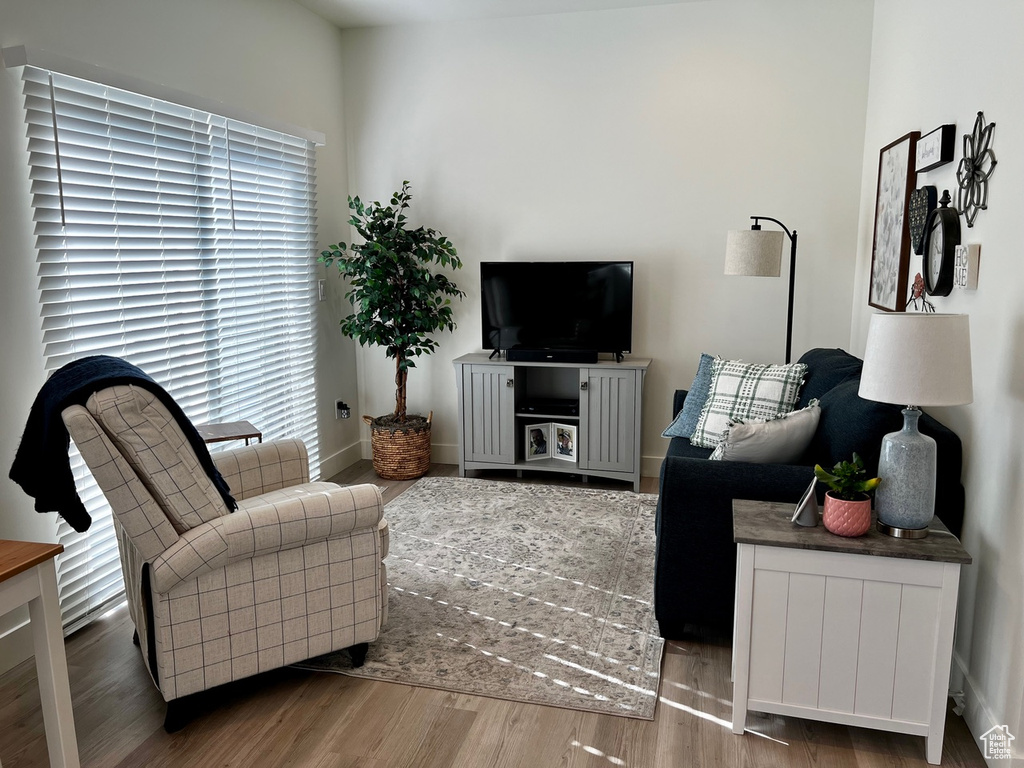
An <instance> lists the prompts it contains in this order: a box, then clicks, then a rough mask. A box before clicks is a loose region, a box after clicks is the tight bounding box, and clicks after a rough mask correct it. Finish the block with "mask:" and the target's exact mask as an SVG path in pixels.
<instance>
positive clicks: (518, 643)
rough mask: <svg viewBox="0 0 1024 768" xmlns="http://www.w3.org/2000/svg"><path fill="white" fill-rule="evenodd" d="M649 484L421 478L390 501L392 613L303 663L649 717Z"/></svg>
mask: <svg viewBox="0 0 1024 768" xmlns="http://www.w3.org/2000/svg"><path fill="white" fill-rule="evenodd" d="M656 502H657V496H654V495H650V494H639V495H638V494H635V493H630V492H626V491H602V490H591V489H581V488H565V487H558V486H551V485H528V484H521V483H509V482H495V481H490V480H476V479H469V478H422V479H420V480H419V481H418V482H417V483H416V484H415V485H413V486H412V487H411V488H409V489H408V490H407V491H405V492H404V493H403V494H401V495H400V496H398V497H397V498H396V499H395V500H394V501H392V502H391V503H390V504H388V505H387V508H386V510H385V515H386V517H387V519H388V523H389V526H390V530H391V550H390V554H389V556H388V558H387V561H386V562H387V567H388V580H389V582H390V600H389V603H388V611H389V616H388V623H387V624H386V625H385V626H384V628H383V630H382V631H381V635H380V637H379V638H378V640H377V641H376V642H375V643H372V644H371V645H370V651H369V653H368V655H367V657H366V664H365V665H364V666H363V667H362V668H360V669H355V670H354V669H352V665H351V662H350V659H349V656H348V654H347V653H345V652H339V653H332V654H328V655H326V656H320V657H318V658H315V659H310V660H309V661H307V662H305V663H303V664H299V665H296V666H300V667H302V668H305V669H314V670H322V671H330V672H342V673H345V674H350V675H356V676H358V677H366V678H370V679H373V680H385V681H389V682H395V683H405V684H408V685H419V686H426V687H431V688H441V689H444V690H450V691H456V692H459V693H472V694H480V695H483V696H491V697H494V698H499V699H508V700H512V701H525V702H532V703H536V704H547V705H551V706H557V707H566V708H569V709H581V710H587V711H594V712H604V713H608V714H615V715H623V716H626V717H635V718H641V719H648V720H650V719H653V717H654V707H655V703H656V701H657V690H658V679H659V674H660V669H661V652H662V645H663V642H662V639H661V638H660V637H659V636H658V632H657V626H656V624H655V621H654V609H653V605H652V591H653V584H654V509H655V504H656Z"/></svg>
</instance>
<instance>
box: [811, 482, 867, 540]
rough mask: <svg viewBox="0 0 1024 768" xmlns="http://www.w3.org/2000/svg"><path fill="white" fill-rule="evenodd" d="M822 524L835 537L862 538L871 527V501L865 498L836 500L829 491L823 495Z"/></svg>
mask: <svg viewBox="0 0 1024 768" xmlns="http://www.w3.org/2000/svg"><path fill="white" fill-rule="evenodd" d="M822 522H824V524H825V528H826V529H827V530H829V531H831V532H832V533H834V534H836V535H837V536H863V535H864V534H865V533H867V532H868V529H869V528H870V527H871V499H870V497H868V496H865V497H864V498H863V499H859V500H857V501H847V500H846V499H837V498H836V497H835V496H833V495H832V492H831V491H829V492H828V493H826V494H825V510H824V512H823V513H822Z"/></svg>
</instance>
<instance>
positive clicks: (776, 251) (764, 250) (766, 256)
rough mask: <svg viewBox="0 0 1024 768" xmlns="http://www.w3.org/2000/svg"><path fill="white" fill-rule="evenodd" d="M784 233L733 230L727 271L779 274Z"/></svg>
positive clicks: (726, 243)
mask: <svg viewBox="0 0 1024 768" xmlns="http://www.w3.org/2000/svg"><path fill="white" fill-rule="evenodd" d="M783 237H784V235H783V233H782V232H780V231H779V230H775V229H769V230H765V229H740V230H730V232H729V235H728V237H727V239H726V241H725V274H727V275H746V276H748V277H778V276H779V275H780V274H782V244H783V239H782V238H783Z"/></svg>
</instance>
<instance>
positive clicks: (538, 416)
mask: <svg viewBox="0 0 1024 768" xmlns="http://www.w3.org/2000/svg"><path fill="white" fill-rule="evenodd" d="M650 363H651V361H650V360H648V359H626V360H625V361H624V362H621V363H619V362H615V361H613V360H602V361H599V362H597V363H593V364H577V363H542V362H536V363H534V362H512V363H510V362H507V361H505V360H502V359H491V358H489V357H488V356H487V355H485V354H479V353H478V354H470V355H463V356H462V357H460V358H458V359H456V360H455V361H454V365H455V380H456V384H457V386H458V398H459V403H458V405H459V474H460V475H461V476H463V477H465V476H466V473H467V472H468V471H471V470H477V469H510V468H511V469H517V470H522V469H531V470H544V471H551V472H570V473H574V474H582V475H584V476H588V475H593V476H596V477H606V478H612V479H617V480H626V481H628V482H631V483H633V489H634V490H635V491H639V489H640V422H641V418H642V414H643V383H644V376H645V375H646V373H647V368H648V367H649V366H650ZM544 422H556V423H564V424H568V425H571V426H575V427H576V429H577V434H576V442H577V451H576V460H575V461H572V462H567V461H564V460H561V459H557V458H549V459H542V460H531V461H527V459H526V450H527V445H526V439H525V431H526V428H527V427H528V426H530V425H531V424H539V423H544Z"/></svg>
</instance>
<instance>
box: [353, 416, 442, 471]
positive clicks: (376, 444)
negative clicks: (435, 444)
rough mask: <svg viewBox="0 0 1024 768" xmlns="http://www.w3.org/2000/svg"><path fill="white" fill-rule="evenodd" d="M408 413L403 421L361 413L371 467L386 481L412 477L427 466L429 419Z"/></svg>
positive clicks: (428, 466)
mask: <svg viewBox="0 0 1024 768" xmlns="http://www.w3.org/2000/svg"><path fill="white" fill-rule="evenodd" d="M433 417H434V412H433V411H431V412H430V415H429V416H427V418H426V420H424V419H423V417H422V416H410V417H408V420H407V421H406V422H405V423H404V424H392V423H387V419H389V418H390V416H382V417H379V418H376V419H374V418H371V417H370V416H363V421H364V422H366V423H367V424H368V425H369V427H370V449H371V452H372V455H373V470H374V471H375V472H376V473H377V474H378V475H380V476H381V477H382V478H384V479H385V480H412V479H413V478H416V477H422V476H423V475H425V474H427V470H429V469H430V422H431V420H432V419H433Z"/></svg>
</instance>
